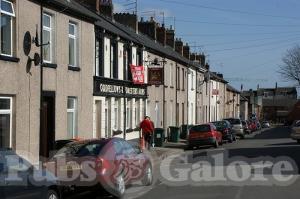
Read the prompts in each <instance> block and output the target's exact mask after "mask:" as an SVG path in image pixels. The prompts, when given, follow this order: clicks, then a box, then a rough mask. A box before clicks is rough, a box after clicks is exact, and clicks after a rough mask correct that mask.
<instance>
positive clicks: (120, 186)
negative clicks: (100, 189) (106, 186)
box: [115, 174, 126, 198]
mask: <svg viewBox="0 0 300 199" xmlns="http://www.w3.org/2000/svg"><path fill="white" fill-rule="evenodd" d="M116 180H117V182H116V185H115V189H116V195H115V197H116V198H123V197H124V195H125V190H126V184H125V179H124V176H123V174H120V175H119V176H118V177H117V179H116Z"/></svg>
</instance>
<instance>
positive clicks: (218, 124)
mask: <svg viewBox="0 0 300 199" xmlns="http://www.w3.org/2000/svg"><path fill="white" fill-rule="evenodd" d="M213 124H214V125H215V126H216V127H217V129H224V128H226V126H227V124H226V122H223V121H219V122H213Z"/></svg>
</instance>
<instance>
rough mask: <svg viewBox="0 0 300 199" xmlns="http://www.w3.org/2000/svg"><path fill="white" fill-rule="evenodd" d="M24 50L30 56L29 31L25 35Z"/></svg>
mask: <svg viewBox="0 0 300 199" xmlns="http://www.w3.org/2000/svg"><path fill="white" fill-rule="evenodd" d="M23 51H24V54H25V55H26V56H28V55H29V53H30V51H31V34H30V32H29V31H27V32H26V33H25V35H24V40H23Z"/></svg>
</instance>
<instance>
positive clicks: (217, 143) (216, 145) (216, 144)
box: [214, 140, 219, 148]
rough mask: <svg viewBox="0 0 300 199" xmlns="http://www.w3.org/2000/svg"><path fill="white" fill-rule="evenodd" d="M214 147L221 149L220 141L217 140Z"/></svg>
mask: <svg viewBox="0 0 300 199" xmlns="http://www.w3.org/2000/svg"><path fill="white" fill-rule="evenodd" d="M214 147H215V148H218V147H219V142H218V140H216V142H215V145H214Z"/></svg>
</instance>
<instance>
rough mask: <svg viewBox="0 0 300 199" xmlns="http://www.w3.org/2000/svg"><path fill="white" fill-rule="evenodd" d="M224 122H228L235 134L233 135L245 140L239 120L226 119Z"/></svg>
mask: <svg viewBox="0 0 300 199" xmlns="http://www.w3.org/2000/svg"><path fill="white" fill-rule="evenodd" d="M224 120H227V121H228V122H230V124H231V125H232V130H233V132H234V133H235V135H237V136H239V137H241V138H242V139H244V138H245V132H244V128H243V125H242V121H241V119H238V118H227V119H224Z"/></svg>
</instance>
